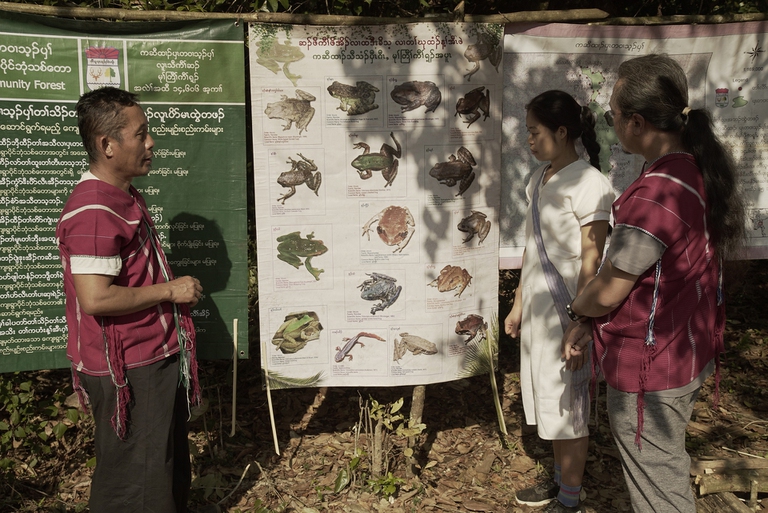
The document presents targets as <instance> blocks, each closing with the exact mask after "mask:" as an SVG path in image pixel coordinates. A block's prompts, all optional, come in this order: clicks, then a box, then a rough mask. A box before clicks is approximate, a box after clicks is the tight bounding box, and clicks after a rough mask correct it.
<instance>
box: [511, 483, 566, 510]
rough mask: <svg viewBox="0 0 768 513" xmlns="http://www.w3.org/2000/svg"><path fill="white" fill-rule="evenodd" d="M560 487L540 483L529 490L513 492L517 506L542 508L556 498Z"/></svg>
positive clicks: (553, 484)
mask: <svg viewBox="0 0 768 513" xmlns="http://www.w3.org/2000/svg"><path fill="white" fill-rule="evenodd" d="M559 491H560V486H558V485H557V484H555V483H553V482H552V481H546V482H541V483H539V484H537V485H535V486H532V487H530V488H526V489H524V490H520V491H519V492H515V499H516V500H517V503H518V504H525V505H526V506H543V505H545V504H546V503H548V502H551V501H552V499H554V498H555V497H557V493H558V492H559Z"/></svg>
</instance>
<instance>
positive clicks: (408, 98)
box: [389, 80, 443, 113]
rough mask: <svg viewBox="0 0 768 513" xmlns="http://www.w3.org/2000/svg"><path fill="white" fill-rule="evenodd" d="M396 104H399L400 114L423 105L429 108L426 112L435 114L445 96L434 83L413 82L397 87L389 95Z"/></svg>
mask: <svg viewBox="0 0 768 513" xmlns="http://www.w3.org/2000/svg"><path fill="white" fill-rule="evenodd" d="M389 95H390V96H391V97H392V99H393V100H394V101H395V103H397V104H399V105H400V106H401V107H400V112H408V111H411V110H414V109H418V108H419V107H421V106H422V105H423V106H425V107H426V108H427V110H426V111H425V113H426V112H434V111H435V109H437V106H438V105H440V101H441V100H442V99H443V95H442V94H441V93H440V89H438V88H437V85H435V83H434V82H429V81H425V82H421V81H419V80H413V81H410V82H403V83H402V84H399V85H396V86H395V88H394V89H392V92H391V93H390V94H389Z"/></svg>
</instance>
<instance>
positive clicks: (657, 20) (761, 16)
mask: <svg viewBox="0 0 768 513" xmlns="http://www.w3.org/2000/svg"><path fill="white" fill-rule="evenodd" d="M764 20H768V14H766V13H752V14H722V15H721V14H717V15H706V16H705V15H701V14H690V15H682V14H681V15H676V16H643V17H638V18H606V19H604V20H599V21H595V22H591V23H590V25H707V24H718V23H741V22H745V21H764Z"/></svg>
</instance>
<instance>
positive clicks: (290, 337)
mask: <svg viewBox="0 0 768 513" xmlns="http://www.w3.org/2000/svg"><path fill="white" fill-rule="evenodd" d="M322 329H323V326H322V324H320V318H319V317H318V315H317V314H316V313H315V312H310V311H304V312H294V313H290V314H288V315H286V316H285V321H284V322H283V324H282V325H281V326H280V328H278V330H277V331H276V332H275V334H274V336H273V337H272V344H273V345H276V346H277V349H276V350H280V351H282V352H283V354H289V353H290V354H293V353H295V352H297V351H299V350H301V349H303V348H304V346H306V345H307V342H310V341H312V340H317V339H318V338H320V331H321V330H322Z"/></svg>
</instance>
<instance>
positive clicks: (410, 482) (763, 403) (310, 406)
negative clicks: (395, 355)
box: [0, 0, 768, 513]
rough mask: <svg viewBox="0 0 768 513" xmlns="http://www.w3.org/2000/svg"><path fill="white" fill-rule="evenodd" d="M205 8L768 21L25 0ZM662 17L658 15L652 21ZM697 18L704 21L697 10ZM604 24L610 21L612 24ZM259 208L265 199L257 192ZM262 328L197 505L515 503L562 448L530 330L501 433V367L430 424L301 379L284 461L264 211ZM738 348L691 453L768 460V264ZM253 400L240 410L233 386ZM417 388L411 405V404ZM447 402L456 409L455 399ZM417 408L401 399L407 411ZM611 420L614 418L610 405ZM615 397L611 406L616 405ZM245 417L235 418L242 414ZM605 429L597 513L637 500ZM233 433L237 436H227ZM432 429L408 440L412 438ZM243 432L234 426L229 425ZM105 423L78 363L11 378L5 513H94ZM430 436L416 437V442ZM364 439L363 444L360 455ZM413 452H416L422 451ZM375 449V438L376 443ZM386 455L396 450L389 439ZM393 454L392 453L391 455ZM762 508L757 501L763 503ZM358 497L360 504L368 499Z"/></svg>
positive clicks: (264, 508) (679, 5)
mask: <svg viewBox="0 0 768 513" xmlns="http://www.w3.org/2000/svg"><path fill="white" fill-rule="evenodd" d="M11 3H12V4H28V5H29V6H30V7H32V6H48V7H58V8H61V7H65V8H66V7H89V8H98V9H107V8H109V9H122V10H132V11H137V10H138V11H167V12H170V11H175V12H182V13H183V12H194V13H206V12H210V13H230V14H246V13H255V12H259V13H284V14H293V15H336V16H356V17H373V18H407V19H409V21H429V20H430V18H432V19H434V18H435V17H442V16H450V17H453V18H455V19H462V16H463V15H473V16H482V15H497V14H511V13H520V12H523V11H563V10H572V9H600V10H602V11H604V12H605V13H606V14H607V16H608V18H614V19H615V18H620V19H622V20H623V21H624V22H625V23H626V22H632V21H631V20H628V19H630V18H631V19H634V20H635V22H638V23H654V24H656V23H684V22H686V21H685V18H683V17H690V16H696V17H697V18H696V22H707V21H712V22H723V21H739V20H745V19H766V14H765V13H768V0H747V1H738V0H720V1H717V0H632V1H624V2H616V1H615V0H592V1H590V0H552V1H549V2H540V1H535V0H483V1H477V2H473V1H461V2H458V1H456V0H449V1H443V0H86V1H83V2H72V1H66V0H42V1H21V2H11ZM648 17H651V18H648ZM689 19H690V18H689ZM603 21H604V20H603ZM250 204H251V205H252V202H250ZM249 218H250V223H251V227H250V228H251V229H250V230H249V232H250V244H249V274H250V286H249V321H250V322H249V325H250V330H249V339H250V343H251V348H252V349H251V360H250V361H249V362H247V365H246V364H241V370H240V375H239V377H238V380H237V381H238V386H239V388H238V389H237V390H234V389H233V387H232V377H233V376H232V374H233V370H234V369H233V366H232V364H231V363H227V362H206V363H205V364H204V365H203V366H202V367H201V371H202V374H203V376H202V380H203V383H204V384H205V395H206V398H207V401H206V406H205V407H204V408H203V409H201V410H199V411H196V412H194V419H193V421H192V422H191V434H190V443H191V446H192V449H193V464H194V478H195V482H194V495H193V501H194V503H195V504H196V505H197V506H198V507H201V508H205V507H207V508H208V509H207V510H206V509H201V510H200V511H221V510H228V511H232V512H240V511H243V512H246V511H249V512H257V513H268V512H272V511H286V512H287V511H301V512H303V513H312V512H316V511H349V512H353V513H359V512H366V511H374V510H376V511H378V510H382V511H383V510H387V511H393V512H398V511H516V512H525V511H528V509H527V508H525V507H523V508H518V507H516V506H514V494H513V490H514V489H515V488H516V487H518V485H521V486H522V485H524V484H525V483H526V482H529V481H530V482H532V481H533V480H535V479H537V478H538V477H539V476H540V475H541V474H542V473H545V472H546V471H545V468H546V466H547V465H548V464H551V458H550V460H548V459H547V458H548V457H549V456H548V448H547V447H546V444H541V443H539V442H538V441H537V440H536V437H535V435H534V436H531V433H532V432H531V431H530V430H529V429H528V428H527V427H526V426H524V425H523V424H524V423H523V422H522V411H521V407H520V404H519V403H520V401H519V387H518V381H517V372H518V371H519V361H518V357H517V352H518V351H519V347H518V345H517V341H516V340H512V339H509V338H508V337H504V336H503V335H502V336H501V340H500V341H499V347H500V357H499V368H498V369H497V370H496V373H495V381H496V382H497V383H498V386H499V388H500V396H501V397H502V408H503V415H504V418H505V419H506V422H507V424H508V427H509V434H508V435H507V436H502V435H500V433H499V427H498V424H497V416H496V412H495V411H494V408H493V401H492V399H491V397H490V393H491V392H490V389H489V386H488V378H487V376H485V377H483V376H480V377H476V378H471V379H469V380H462V381H460V382H454V383H448V384H443V385H433V386H430V387H429V389H428V392H427V405H426V406H425V410H424V418H423V422H424V423H423V424H420V426H422V427H421V428H419V429H416V431H415V432H414V431H413V430H410V431H409V430H408V429H407V427H408V425H407V419H406V418H407V414H406V415H403V412H407V411H408V408H409V406H410V405H409V402H408V401H409V399H410V389H409V388H408V387H401V388H399V389H398V388H394V389H375V388H372V389H334V390H329V389H298V390H282V391H278V392H277V393H276V394H275V397H274V400H275V402H276V403H277V404H276V409H277V410H278V411H277V417H276V424H277V429H278V432H279V433H280V446H281V452H282V454H281V456H277V455H276V454H275V451H274V448H273V447H272V435H271V431H270V427H269V420H268V414H267V404H266V398H265V396H264V392H263V390H262V388H261V373H260V369H259V368H258V367H259V366H258V361H259V343H258V321H257V320H258V283H257V279H256V253H255V252H256V247H255V236H254V233H255V231H254V229H253V219H254V216H253V213H252V212H251V215H250V216H249ZM729 277H730V278H731V279H730V280H729V285H728V290H727V292H728V295H727V297H728V303H727V305H728V319H729V320H728V330H727V333H726V344H727V349H728V351H727V358H726V359H725V364H724V368H723V381H722V385H721V393H722V398H721V404H722V407H721V408H720V409H719V410H712V409H711V400H709V399H710V395H711V384H710V385H708V386H707V387H705V390H704V392H703V394H702V396H703V397H702V400H701V401H700V404H699V405H698V406H697V410H696V412H695V413H694V421H693V422H692V425H693V426H694V427H695V429H693V430H691V429H689V436H688V448H689V451H690V452H691V453H692V454H694V455H706V456H709V457H718V456H729V455H730V456H732V455H734V454H736V455H738V454H740V453H741V454H749V455H750V456H754V457H759V458H765V457H768V430H767V429H766V425H768V422H766V421H765V420H763V418H765V413H764V412H766V411H768V373H766V372H765V370H766V367H767V366H768V365H767V364H766V363H765V360H766V359H765V356H766V355H768V342H766V341H768V315H766V314H765V312H764V311H763V307H762V306H761V305H765V304H767V303H766V300H768V263H766V262H764V261H752V262H746V261H743V262H735V263H732V264H731V265H730V266H729ZM517 279H518V274H517V272H516V271H500V273H499V280H500V296H499V313H500V318H501V319H503V318H504V316H505V315H506V313H507V312H508V310H509V306H510V301H511V298H512V297H513V295H514V290H515V287H516V286H517ZM233 394H234V395H236V397H237V400H238V403H239V404H240V405H241V407H239V408H238V411H236V412H234V414H233V412H232V409H231V407H230V404H231V400H232V396H233ZM403 399H405V403H404V404H405V406H403V401H402V400H403ZM446 406H448V407H446ZM401 408H402V409H401ZM597 411H598V413H597V417H600V415H601V413H600V405H599V404H598V409H597ZM604 412H605V410H604V408H603V409H602V415H603V416H604ZM230 417H231V418H232V419H233V420H234V426H232V423H231V422H230V421H229V419H230ZM377 419H383V421H385V422H384V428H383V429H384V434H385V435H388V436H387V437H385V443H386V444H388V445H386V446H385V447H384V450H385V455H384V458H385V460H386V461H385V462H384V467H385V469H388V470H389V472H384V473H383V474H382V473H379V475H378V476H375V475H374V474H373V473H372V472H371V468H370V466H371V463H372V462H371V461H370V456H371V454H370V453H372V452H374V450H373V448H372V447H370V446H369V445H366V443H368V442H365V438H366V436H368V435H370V436H369V438H371V439H373V438H374V437H373V433H372V431H368V430H367V428H366V427H365V421H366V420H367V421H368V422H369V424H371V425H372V424H373V423H375V422H376V421H377ZM602 423H603V424H602V425H599V424H598V425H597V426H595V428H594V431H593V433H594V436H593V442H592V444H591V447H590V451H591V456H590V463H589V465H588V475H587V478H586V479H587V480H586V483H585V485H586V487H587V488H588V489H590V492H589V499H588V502H587V504H588V511H591V512H594V511H597V512H601V511H625V510H627V508H628V498H627V496H626V493H625V491H624V490H623V482H622V479H621V470H620V467H619V463H618V458H617V454H616V452H615V447H613V445H612V444H613V442H612V440H611V437H610V432H609V430H608V428H607V423H606V420H605V419H604V418H603V420H602ZM230 428H231V433H228V432H227V431H229V430H230ZM413 434H419V435H420V436H418V437H416V438H413V437H411V440H410V441H409V436H408V435H413ZM228 435H229V436H228ZM92 437H93V423H92V420H91V419H90V417H89V416H88V415H87V414H84V413H83V412H81V411H79V410H78V409H77V405H76V402H75V401H74V400H73V396H72V388H71V384H70V373H69V371H68V370H61V369H60V370H44V371H36V372H20V373H7V374H0V513H2V512H6V511H7V512H11V511H61V512H69V511H73V512H82V511H87V496H88V488H89V485H90V475H91V473H92V470H93V467H94V464H95V459H94V458H93V448H92ZM414 440H415V442H414ZM361 446H362V447H363V449H362V450H361ZM410 447H414V449H410ZM365 449H370V450H368V451H367V452H366V450H365ZM377 450H379V451H381V450H382V448H381V447H380V448H378V449H377ZM379 464H381V462H379ZM760 507H761V506H759V505H758V508H760ZM356 508H357V509H356Z"/></svg>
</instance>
